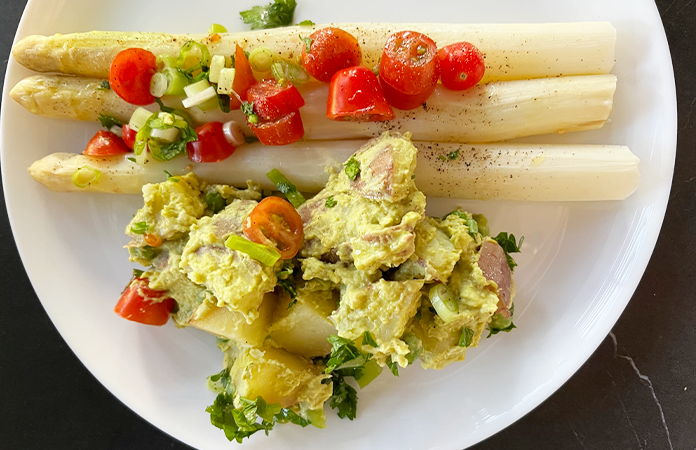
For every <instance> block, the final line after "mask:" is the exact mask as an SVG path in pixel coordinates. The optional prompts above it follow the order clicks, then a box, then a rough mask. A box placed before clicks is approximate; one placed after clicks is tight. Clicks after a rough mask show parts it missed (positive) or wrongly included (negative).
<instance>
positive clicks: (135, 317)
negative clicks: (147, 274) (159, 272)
mask: <svg viewBox="0 0 696 450" xmlns="http://www.w3.org/2000/svg"><path fill="white" fill-rule="evenodd" d="M163 297H166V298H164V299H163ZM175 306H176V301H174V299H173V298H171V297H167V291H157V290H154V289H150V287H149V282H148V280H147V278H133V280H131V282H130V283H129V284H128V286H126V289H124V291H123V292H122V293H121V298H119V300H118V303H116V307H115V308H114V312H115V313H116V314H118V315H119V316H121V317H123V318H124V319H128V320H131V321H133V322H138V323H142V324H145V325H157V326H160V325H164V324H165V323H167V320H169V313H170V312H171V311H172V310H173V309H174V307H175Z"/></svg>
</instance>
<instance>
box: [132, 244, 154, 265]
mask: <svg viewBox="0 0 696 450" xmlns="http://www.w3.org/2000/svg"><path fill="white" fill-rule="evenodd" d="M159 252H160V251H159V249H157V248H155V247H150V246H149V245H146V246H144V247H131V248H129V249H128V253H130V255H131V256H132V257H133V258H134V259H144V260H147V261H150V260H153V259H154V258H155V256H157V255H158V254H159Z"/></svg>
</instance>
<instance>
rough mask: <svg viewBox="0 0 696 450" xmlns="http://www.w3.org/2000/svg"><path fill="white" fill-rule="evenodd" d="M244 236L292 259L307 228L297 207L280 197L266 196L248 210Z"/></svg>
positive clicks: (300, 244)
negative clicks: (249, 211)
mask: <svg viewBox="0 0 696 450" xmlns="http://www.w3.org/2000/svg"><path fill="white" fill-rule="evenodd" d="M242 230H243V232H244V237H246V238H247V239H249V240H250V241H253V242H256V243H258V244H264V245H268V246H270V247H274V248H276V249H278V251H279V252H280V257H281V258H283V259H291V258H293V257H294V256H295V255H296V254H297V252H298V251H299V250H300V247H301V246H302V242H303V240H304V227H303V224H302V218H301V217H300V214H299V213H298V212H297V210H296V209H295V207H294V206H292V205H291V204H290V203H289V202H288V201H287V200H284V199H282V198H280V197H266V198H264V199H263V200H261V201H260V202H259V204H258V205H256V207H255V208H254V209H253V210H252V211H251V213H249V215H248V216H247V218H246V219H245V220H244V224H243V227H242Z"/></svg>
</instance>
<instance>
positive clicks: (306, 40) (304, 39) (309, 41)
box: [300, 35, 314, 55]
mask: <svg viewBox="0 0 696 450" xmlns="http://www.w3.org/2000/svg"><path fill="white" fill-rule="evenodd" d="M300 40H301V41H302V42H304V45H305V53H307V54H308V55H309V50H310V47H311V46H312V42H313V41H314V39H312V38H308V37H302V35H300Z"/></svg>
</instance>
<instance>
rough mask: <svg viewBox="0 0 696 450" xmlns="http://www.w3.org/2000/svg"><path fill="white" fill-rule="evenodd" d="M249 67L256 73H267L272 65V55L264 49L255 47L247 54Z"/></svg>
mask: <svg viewBox="0 0 696 450" xmlns="http://www.w3.org/2000/svg"><path fill="white" fill-rule="evenodd" d="M249 65H250V66H251V69H252V70H255V71H257V72H268V71H269V70H271V65H273V53H272V52H271V50H270V49H268V48H266V47H257V48H255V49H254V50H252V51H251V53H249Z"/></svg>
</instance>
